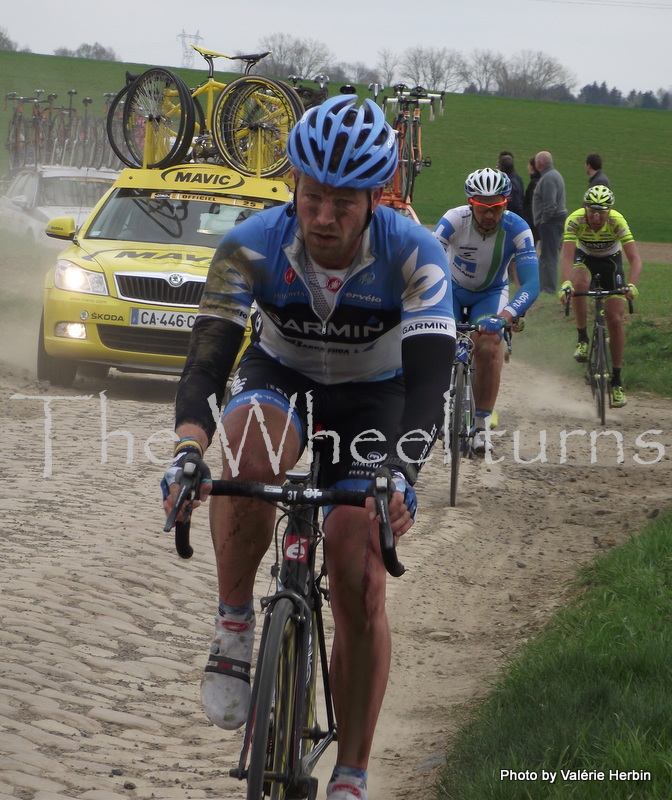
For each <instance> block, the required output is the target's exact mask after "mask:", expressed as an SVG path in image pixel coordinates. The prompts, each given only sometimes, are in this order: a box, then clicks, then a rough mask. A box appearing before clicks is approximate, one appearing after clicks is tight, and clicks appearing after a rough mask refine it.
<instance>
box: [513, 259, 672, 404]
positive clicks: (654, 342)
mask: <svg viewBox="0 0 672 800" xmlns="http://www.w3.org/2000/svg"><path fill="white" fill-rule="evenodd" d="M671 277H672V273H671V272H670V267H669V266H667V265H665V264H651V263H647V264H645V265H644V268H643V270H642V279H641V281H640V284H639V288H640V295H639V297H638V298H637V300H636V301H635V313H634V314H633V315H629V314H628V313H627V311H626V315H625V325H626V345H625V357H624V364H623V379H624V382H625V386H626V389H627V390H629V391H635V392H652V393H654V394H658V395H661V396H663V397H672V320H671V318H670V314H669V309H670V305H671V304H672V283H671V282H670V278H671ZM575 344H576V328H575V327H574V321H573V319H572V318H571V317H569V318H567V317H565V315H564V310H563V308H562V307H561V305H560V303H559V302H558V301H557V300H556V299H555V298H554V297H552V296H550V295H541V296H540V298H539V300H538V301H537V302H536V303H535V305H534V306H533V308H532V309H531V311H530V313H529V315H528V325H527V327H526V329H525V332H524V334H522V335H521V336H516V338H515V341H514V352H515V355H516V357H517V358H523V359H525V360H527V361H529V362H530V363H533V364H535V365H537V366H540V367H543V368H544V369H546V370H549V369H550V370H552V371H553V372H554V373H556V374H559V375H561V376H562V377H566V378H567V379H568V380H581V376H582V374H583V373H582V367H581V366H580V365H578V364H576V363H575V362H574V361H573V360H572V357H571V356H572V352H573V349H574V346H575ZM586 391H588V390H586Z"/></svg>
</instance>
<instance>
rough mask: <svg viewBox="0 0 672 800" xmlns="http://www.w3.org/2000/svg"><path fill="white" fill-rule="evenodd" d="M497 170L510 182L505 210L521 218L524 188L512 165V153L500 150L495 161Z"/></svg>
mask: <svg viewBox="0 0 672 800" xmlns="http://www.w3.org/2000/svg"><path fill="white" fill-rule="evenodd" d="M497 169H499V170H501V172H503V173H504V174H505V175H508V176H509V180H510V181H511V194H510V195H509V202H508V205H507V209H508V210H509V211H513V213H514V214H518V216H519V217H522V216H523V198H524V196H525V186H524V184H523V179H522V178H521V177H520V175H519V174H518V173H517V172H516V168H515V166H514V163H513V153H510V152H509V151H508V150H502V152H501V153H500V154H499V159H498V161H497Z"/></svg>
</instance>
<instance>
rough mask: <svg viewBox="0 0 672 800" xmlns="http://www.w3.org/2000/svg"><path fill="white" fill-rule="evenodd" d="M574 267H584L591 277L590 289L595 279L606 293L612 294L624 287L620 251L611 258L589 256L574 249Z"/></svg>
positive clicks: (592, 287)
mask: <svg viewBox="0 0 672 800" xmlns="http://www.w3.org/2000/svg"><path fill="white" fill-rule="evenodd" d="M574 266H575V267H578V266H584V267H586V268H587V269H588V271H589V272H590V276H591V281H590V288H591V289H594V288H595V285H596V281H595V278H596V277H599V280H600V288H601V289H604V290H605V291H607V292H613V291H614V290H616V289H621V288H623V286H625V273H624V272H623V256H622V254H621V251H620V250H619V251H618V253H615V254H614V255H613V256H602V257H598V256H591V255H589V254H588V253H584V252H583V250H579V248H578V247H577V248H576V254H575V255H574Z"/></svg>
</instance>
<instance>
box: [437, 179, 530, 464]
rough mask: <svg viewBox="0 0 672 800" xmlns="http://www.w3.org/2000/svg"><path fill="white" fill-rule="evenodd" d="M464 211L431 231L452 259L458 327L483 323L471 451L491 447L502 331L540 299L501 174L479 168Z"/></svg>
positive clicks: (525, 232)
mask: <svg viewBox="0 0 672 800" xmlns="http://www.w3.org/2000/svg"><path fill="white" fill-rule="evenodd" d="M464 190H465V192H466V195H467V198H468V202H467V205H464V206H459V207H457V208H451V209H449V210H448V211H446V213H445V214H444V215H443V217H441V219H440V220H439V222H438V223H437V225H436V227H435V228H434V236H436V238H437V239H438V240H439V241H440V242H441V244H442V245H443V247H444V248H445V250H446V252H447V254H448V261H449V263H450V272H451V276H452V284H453V307H454V308H455V313H456V319H458V321H460V317H461V316H462V313H463V309H466V319H467V321H468V322H470V323H472V324H477V323H478V324H479V325H480V331H481V333H476V334H474V344H475V348H474V358H475V361H476V371H475V374H474V400H475V403H476V415H475V416H476V420H475V433H474V439H473V447H474V451H475V452H477V453H485V452H486V449H488V450H489V449H491V447H492V445H491V443H490V437H489V436H488V432H489V430H490V426H491V420H492V411H493V409H494V407H495V401H496V400H497V393H498V392H499V383H500V376H501V371H502V363H503V360H504V352H503V348H502V344H501V339H502V329H503V327H504V326H505V325H506V324H507V323H516V321H517V320H518V319H519V318H520V317H522V316H523V315H524V314H525V312H526V311H527V310H528V309H529V308H530V306H531V305H532V304H533V303H534V301H535V300H536V299H537V297H538V296H539V263H538V261H537V252H536V250H535V248H534V239H533V236H532V232H531V231H530V227H529V225H528V224H527V222H525V220H524V219H522V217H519V216H518V215H517V214H514V213H513V212H511V211H507V210H506V205H507V198H508V196H509V194H510V193H511V180H510V179H509V177H508V175H506V174H505V173H503V172H501V171H500V170H497V169H490V168H489V167H486V168H485V169H479V170H476V172H472V173H471V174H470V175H469V176H468V177H467V180H466V182H465V184H464ZM514 259H515V262H516V272H517V275H518V281H519V284H520V286H519V288H518V289H517V291H516V292H515V293H514V295H513V297H512V298H510V297H509V282H508V268H509V264H511V262H512V261H513V260H514Z"/></svg>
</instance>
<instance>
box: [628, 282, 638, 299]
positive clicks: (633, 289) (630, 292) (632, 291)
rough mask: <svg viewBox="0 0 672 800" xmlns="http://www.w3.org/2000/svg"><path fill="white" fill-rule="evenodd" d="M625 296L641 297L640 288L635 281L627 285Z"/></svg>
mask: <svg viewBox="0 0 672 800" xmlns="http://www.w3.org/2000/svg"><path fill="white" fill-rule="evenodd" d="M625 296H626V297H627V298H628V299H630V300H635V299H636V298H637V297H639V289H638V288H637V287H636V286H635V284H634V283H629V284H628V285H627V286H626V287H625Z"/></svg>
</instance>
